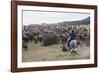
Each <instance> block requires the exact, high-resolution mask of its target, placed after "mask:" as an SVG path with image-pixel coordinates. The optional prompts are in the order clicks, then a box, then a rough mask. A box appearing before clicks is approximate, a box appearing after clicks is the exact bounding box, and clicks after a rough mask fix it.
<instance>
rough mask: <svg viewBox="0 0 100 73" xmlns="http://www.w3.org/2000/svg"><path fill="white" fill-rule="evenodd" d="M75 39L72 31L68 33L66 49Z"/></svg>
mask: <svg viewBox="0 0 100 73" xmlns="http://www.w3.org/2000/svg"><path fill="white" fill-rule="evenodd" d="M75 38H76V34H75V32H74V30H72V31H71V32H70V33H69V36H68V47H70V46H69V44H70V42H71V41H72V40H74V39H75Z"/></svg>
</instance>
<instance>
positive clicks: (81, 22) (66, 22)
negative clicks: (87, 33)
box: [58, 17, 90, 25]
mask: <svg viewBox="0 0 100 73" xmlns="http://www.w3.org/2000/svg"><path fill="white" fill-rule="evenodd" d="M58 24H62V25H66V24H80V25H81V24H86V25H87V24H90V17H87V18H85V19H82V20H76V21H64V22H60V23H58Z"/></svg>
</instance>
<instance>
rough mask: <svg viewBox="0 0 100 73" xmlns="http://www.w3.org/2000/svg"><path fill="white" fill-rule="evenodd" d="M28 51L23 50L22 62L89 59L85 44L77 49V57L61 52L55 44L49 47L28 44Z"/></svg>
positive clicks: (32, 43) (87, 48)
mask: <svg viewBox="0 0 100 73" xmlns="http://www.w3.org/2000/svg"><path fill="white" fill-rule="evenodd" d="M28 46H29V48H28V50H23V52H22V61H23V62H32V61H55V60H77V59H89V58H90V56H89V47H88V46H86V45H85V44H83V45H81V46H79V47H78V55H71V54H70V52H63V51H62V48H61V44H55V45H50V46H46V47H44V46H41V45H40V43H38V44H34V42H30V43H29V44H28Z"/></svg>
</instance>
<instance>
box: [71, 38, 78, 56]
mask: <svg viewBox="0 0 100 73" xmlns="http://www.w3.org/2000/svg"><path fill="white" fill-rule="evenodd" d="M78 46H79V41H78V40H76V39H74V40H71V41H70V43H69V47H70V52H71V54H73V55H78V53H77V51H78Z"/></svg>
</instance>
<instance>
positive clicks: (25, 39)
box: [22, 24, 90, 49]
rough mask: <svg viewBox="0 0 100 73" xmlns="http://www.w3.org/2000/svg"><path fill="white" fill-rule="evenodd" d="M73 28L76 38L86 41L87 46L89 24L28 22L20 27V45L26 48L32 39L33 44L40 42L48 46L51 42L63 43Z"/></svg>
mask: <svg viewBox="0 0 100 73" xmlns="http://www.w3.org/2000/svg"><path fill="white" fill-rule="evenodd" d="M72 30H74V32H75V34H76V38H77V40H79V41H80V42H82V43H86V45H88V46H89V40H90V33H89V32H90V29H89V24H81V25H78V24H73V25H72V24H71V25H68V24H66V25H59V24H41V25H39V24H30V25H23V28H22V44H23V45H22V46H23V48H24V49H28V43H29V42H31V41H34V43H35V44H37V43H38V42H40V43H41V46H49V45H53V44H58V43H60V44H62V45H64V44H65V43H66V42H67V40H68V36H69V33H70V32H71V31H72Z"/></svg>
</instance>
